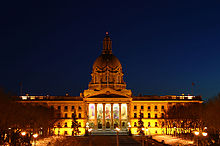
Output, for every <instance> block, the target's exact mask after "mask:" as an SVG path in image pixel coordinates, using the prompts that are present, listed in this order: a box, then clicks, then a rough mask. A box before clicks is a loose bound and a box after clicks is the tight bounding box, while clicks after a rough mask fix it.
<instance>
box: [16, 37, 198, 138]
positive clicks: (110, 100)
mask: <svg viewBox="0 0 220 146" xmlns="http://www.w3.org/2000/svg"><path fill="white" fill-rule="evenodd" d="M123 75H124V74H123V72H122V66H121V63H120V61H119V60H118V58H117V57H115V56H114V55H113V54H112V41H111V39H110V37H109V35H108V34H106V36H105V38H104V40H103V51H102V54H101V55H100V56H99V57H98V58H97V59H96V61H95V62H94V64H93V68H92V74H91V76H92V79H91V82H90V83H89V88H88V89H87V90H84V92H83V93H81V94H80V96H77V97H73V96H68V95H66V96H29V95H26V96H20V99H21V101H20V102H24V103H27V102H29V103H33V104H41V105H45V106H49V107H51V108H54V109H55V110H56V111H57V115H56V116H57V122H56V123H55V124H54V128H53V131H54V134H56V135H72V128H71V122H72V114H73V113H74V112H75V113H76V115H77V118H78V119H77V120H78V123H79V125H80V128H79V130H80V135H84V134H85V130H86V128H88V126H89V127H90V128H93V132H94V133H95V132H104V133H108V132H113V131H114V130H115V128H116V127H119V128H120V129H121V131H122V132H127V131H128V129H130V130H131V132H132V134H137V126H138V118H139V115H140V112H141V113H142V114H143V122H144V127H145V128H147V129H148V131H145V132H146V134H162V133H164V132H165V129H164V128H163V121H164V116H165V111H166V110H167V109H168V108H169V106H173V105H176V104H181V105H185V104H189V103H202V100H201V98H198V97H195V96H184V95H182V96H176V95H174V96H142V97H134V96H132V92H131V90H128V89H126V83H125V82H124V80H123Z"/></svg>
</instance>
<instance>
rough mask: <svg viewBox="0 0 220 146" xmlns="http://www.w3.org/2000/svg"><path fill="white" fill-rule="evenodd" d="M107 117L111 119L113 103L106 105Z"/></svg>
mask: <svg viewBox="0 0 220 146" xmlns="http://www.w3.org/2000/svg"><path fill="white" fill-rule="evenodd" d="M105 119H111V104H106V105H105Z"/></svg>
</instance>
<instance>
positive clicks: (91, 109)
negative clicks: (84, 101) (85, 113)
mask: <svg viewBox="0 0 220 146" xmlns="http://www.w3.org/2000/svg"><path fill="white" fill-rule="evenodd" d="M89 119H91V120H93V119H95V104H89Z"/></svg>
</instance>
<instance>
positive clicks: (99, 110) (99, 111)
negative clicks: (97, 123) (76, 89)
mask: <svg viewBox="0 0 220 146" xmlns="http://www.w3.org/2000/svg"><path fill="white" fill-rule="evenodd" d="M102 117H103V106H102V104H97V119H102Z"/></svg>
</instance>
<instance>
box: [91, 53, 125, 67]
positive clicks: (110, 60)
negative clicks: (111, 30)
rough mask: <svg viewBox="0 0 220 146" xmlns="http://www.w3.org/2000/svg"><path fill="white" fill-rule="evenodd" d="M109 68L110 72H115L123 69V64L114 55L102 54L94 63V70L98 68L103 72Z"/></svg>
mask: <svg viewBox="0 0 220 146" xmlns="http://www.w3.org/2000/svg"><path fill="white" fill-rule="evenodd" d="M107 66H108V67H109V68H110V70H114V69H116V68H120V69H122V66H121V63H120V61H119V60H118V58H117V57H115V56H114V55H113V54H102V55H100V56H99V57H98V58H97V59H96V61H95V62H94V64H93V70H95V69H96V68H98V69H100V70H103V69H104V68H106V67H107Z"/></svg>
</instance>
